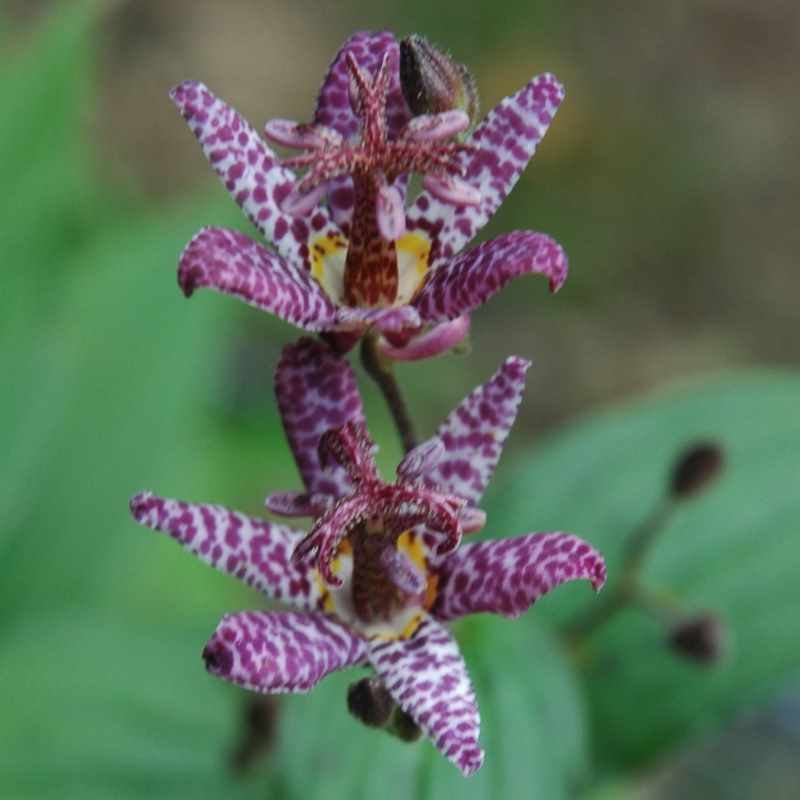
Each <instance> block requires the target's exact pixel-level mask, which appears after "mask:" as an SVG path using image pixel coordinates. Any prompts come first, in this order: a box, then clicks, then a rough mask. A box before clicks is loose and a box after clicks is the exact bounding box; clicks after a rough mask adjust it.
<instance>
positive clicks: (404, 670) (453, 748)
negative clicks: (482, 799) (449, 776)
mask: <svg viewBox="0 0 800 800" xmlns="http://www.w3.org/2000/svg"><path fill="white" fill-rule="evenodd" d="M369 660H370V663H371V664H372V666H373V667H374V669H375V672H376V673H377V674H378V676H379V677H380V678H381V679H382V680H383V682H384V684H385V685H386V688H387V689H388V690H389V692H390V694H391V695H392V697H393V698H394V699H395V701H396V702H397V703H398V704H399V705H400V707H401V708H402V709H403V710H404V711H405V712H406V713H408V714H410V715H411V717H413V719H414V721H415V722H416V723H417V724H418V725H419V726H420V728H421V729H422V730H423V731H424V732H425V734H426V735H427V736H429V737H430V738H431V739H432V740H433V743H434V744H435V745H436V748H437V749H438V750H439V751H440V752H441V753H442V755H444V756H445V758H447V759H449V760H450V761H452V762H453V763H454V764H455V765H456V766H457V767H458V768H459V769H460V770H461V771H462V772H463V773H464V775H471V774H472V773H473V772H475V770H477V769H478V768H479V767H480V766H481V764H482V763H483V751H482V750H481V748H480V746H479V745H478V735H479V733H480V716H479V714H478V706H477V704H476V702H475V692H474V691H473V689H472V685H471V683H470V680H469V675H468V674H467V668H466V665H465V664H464V659H463V658H462V656H461V653H460V652H459V649H458V645H457V644H456V641H455V640H454V639H453V637H452V636H451V634H450V633H449V631H448V630H447V629H446V628H444V627H443V626H442V625H440V624H439V623H438V622H436V621H434V620H432V619H426V620H425V621H423V623H422V624H421V625H420V627H419V628H418V629H417V632H416V633H415V634H414V636H413V638H411V639H401V640H396V641H392V642H384V643H380V644H375V645H373V646H372V650H371V652H370V654H369Z"/></svg>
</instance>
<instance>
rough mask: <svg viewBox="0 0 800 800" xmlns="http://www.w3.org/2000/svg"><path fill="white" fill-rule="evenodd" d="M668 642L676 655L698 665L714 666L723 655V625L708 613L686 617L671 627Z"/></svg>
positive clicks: (725, 639) (724, 645)
mask: <svg viewBox="0 0 800 800" xmlns="http://www.w3.org/2000/svg"><path fill="white" fill-rule="evenodd" d="M668 641H669V646H670V647H671V648H672V650H673V652H675V653H676V654H677V655H679V656H681V657H683V658H686V659H689V660H690V661H696V662H697V663H698V664H714V663H715V662H717V661H718V660H719V659H720V658H721V657H722V656H723V655H724V654H725V650H726V644H727V635H726V629H725V623H724V622H723V621H722V620H721V619H720V618H719V617H717V616H716V615H715V614H709V613H704V614H696V615H695V616H692V617H686V618H685V619H683V620H681V621H680V622H678V623H677V624H676V625H674V626H673V627H672V629H671V630H670V632H669V636H668Z"/></svg>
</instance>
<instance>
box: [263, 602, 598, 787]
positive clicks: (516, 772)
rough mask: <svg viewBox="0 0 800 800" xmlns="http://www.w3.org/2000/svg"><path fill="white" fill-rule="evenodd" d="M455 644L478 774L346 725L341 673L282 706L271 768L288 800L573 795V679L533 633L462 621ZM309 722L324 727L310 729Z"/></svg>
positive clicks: (499, 623) (580, 771)
mask: <svg viewBox="0 0 800 800" xmlns="http://www.w3.org/2000/svg"><path fill="white" fill-rule="evenodd" d="M459 640H460V641H461V643H462V646H463V651H464V657H465V659H466V662H467V666H468V668H469V671H470V675H471V677H472V679H473V682H474V684H475V690H476V693H477V698H478V704H479V707H480V710H481V719H482V725H481V728H482V731H481V743H482V745H483V747H484V749H485V750H486V762H485V764H484V766H483V767H482V769H481V770H480V771H479V772H478V773H476V774H475V775H473V776H471V777H470V778H467V779H465V778H463V777H462V776H461V774H460V773H459V772H458V771H457V770H456V768H455V767H453V766H452V764H450V763H449V762H447V761H445V759H444V758H443V757H442V756H441V755H439V753H438V752H436V750H435V749H434V747H433V745H432V744H431V743H430V742H428V741H421V742H419V743H416V744H406V743H402V742H399V741H397V740H395V739H393V738H391V737H390V736H388V735H387V734H385V733H383V732H374V731H370V730H368V729H366V728H364V727H362V726H360V725H358V724H357V723H355V722H354V721H353V720H352V719H350V718H349V717H348V716H347V713H346V711H345V694H346V691H347V686H348V685H349V684H350V683H351V682H352V681H354V680H356V678H357V677H358V675H357V673H354V672H350V673H346V674H340V675H336V676H332V677H329V678H326V680H325V682H324V683H323V684H322V685H321V686H320V687H318V688H317V689H315V690H314V692H312V694H311V695H310V696H309V697H304V698H288V699H287V700H286V702H285V705H284V709H285V715H284V723H283V726H282V727H281V734H280V745H279V748H280V749H279V751H278V752H277V753H276V754H275V756H274V762H273V763H274V765H275V767H276V768H277V769H278V770H279V771H280V774H281V776H282V780H281V786H283V787H284V790H285V791H286V796H287V797H288V798H297V800H302V799H303V798H307V799H308V800H313V799H314V798H337V797H347V798H364V800H367V798H372V797H378V796H380V797H382V798H386V800H389V798H398V800H399V799H400V798H416V800H428V799H429V798H430V799H431V800H433V798H440V797H448V796H458V797H459V798H464V799H465V800H472V799H473V798H475V799H476V800H477V798H486V799H487V800H488V798H497V797H541V798H548V800H550V799H551V798H552V800H558V798H562V797H563V798H566V797H572V796H573V791H572V790H573V789H574V788H575V786H576V785H577V784H578V783H580V781H581V780H582V779H583V777H584V771H585V767H586V750H585V748H586V742H585V730H584V719H583V709H582V705H581V699H580V695H579V692H578V688H577V684H576V682H575V676H574V674H573V672H572V670H571V668H570V667H569V665H568V664H567V663H566V662H565V661H564V660H563V658H562V656H561V653H560V652H559V650H558V648H557V647H556V646H555V645H554V643H553V641H552V640H551V639H549V638H548V636H547V635H546V634H545V633H544V632H542V631H541V630H539V629H537V628H536V627H535V626H527V627H526V628H525V629H524V635H523V626H521V625H519V624H518V623H513V622H509V621H507V620H500V619H495V618H488V617H487V618H482V619H471V620H469V621H468V622H467V623H465V624H463V625H462V626H461V629H460V631H459ZM315 721H324V722H321V723H320V724H316V723H315Z"/></svg>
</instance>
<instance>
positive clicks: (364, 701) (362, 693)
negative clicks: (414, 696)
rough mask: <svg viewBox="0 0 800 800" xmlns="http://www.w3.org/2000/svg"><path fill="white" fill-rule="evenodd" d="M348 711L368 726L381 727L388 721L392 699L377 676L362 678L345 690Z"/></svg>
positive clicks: (392, 706)
mask: <svg viewBox="0 0 800 800" xmlns="http://www.w3.org/2000/svg"><path fill="white" fill-rule="evenodd" d="M347 708H348V710H349V711H350V713H351V714H352V715H353V716H354V717H355V718H356V719H357V720H359V721H360V722H363V723H364V725H368V726H369V727H370V728H382V727H383V726H384V725H386V723H387V722H388V721H389V717H391V715H392V709H393V708H394V701H393V700H392V697H391V695H390V694H389V692H388V691H387V690H386V687H385V686H384V685H383V684H382V683H381V682H380V681H379V680H378V679H377V678H362V679H361V680H360V681H356V682H355V683H354V684H352V685H351V686H350V688H349V689H348V690H347Z"/></svg>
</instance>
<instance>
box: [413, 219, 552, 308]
mask: <svg viewBox="0 0 800 800" xmlns="http://www.w3.org/2000/svg"><path fill="white" fill-rule="evenodd" d="M531 274H538V275H544V276H545V277H546V278H547V279H548V280H549V282H550V291H553V292H555V291H557V290H558V289H559V288H560V286H561V284H562V283H563V282H564V280H565V279H566V277H567V257H566V255H565V254H564V251H563V250H562V248H561V246H560V245H559V244H558V243H556V242H555V241H553V240H552V239H551V238H550V237H549V236H545V235H544V234H543V233H533V232H532V231H514V232H513V233H506V234H504V235H503V236H498V237H497V238H496V239H492V240H491V241H488V242H484V243H483V244H481V245H479V246H478V247H475V248H473V249H472V250H468V251H467V252H466V253H461V254H460V255H458V256H456V257H455V258H454V259H453V260H452V261H450V262H449V263H447V264H443V265H442V266H440V267H438V268H437V269H435V270H433V271H432V272H429V273H428V275H429V277H428V280H427V281H426V282H425V285H424V286H423V287H422V289H421V290H420V292H419V293H418V294H417V296H416V298H414V301H413V306H414V307H415V308H416V309H417V310H418V311H419V314H420V317H421V318H422V320H423V322H440V321H443V320H449V319H455V318H456V317H460V316H461V315H462V314H466V313H467V312H469V311H472V309H474V308H476V307H477V306H479V305H481V304H483V303H485V302H486V301H487V300H488V299H489V298H490V297H491V296H492V295H493V294H495V293H497V292H499V291H500V289H502V288H503V287H504V286H505V285H506V284H507V283H508V282H509V281H510V280H511V279H512V278H517V277H519V276H520V275H531Z"/></svg>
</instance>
